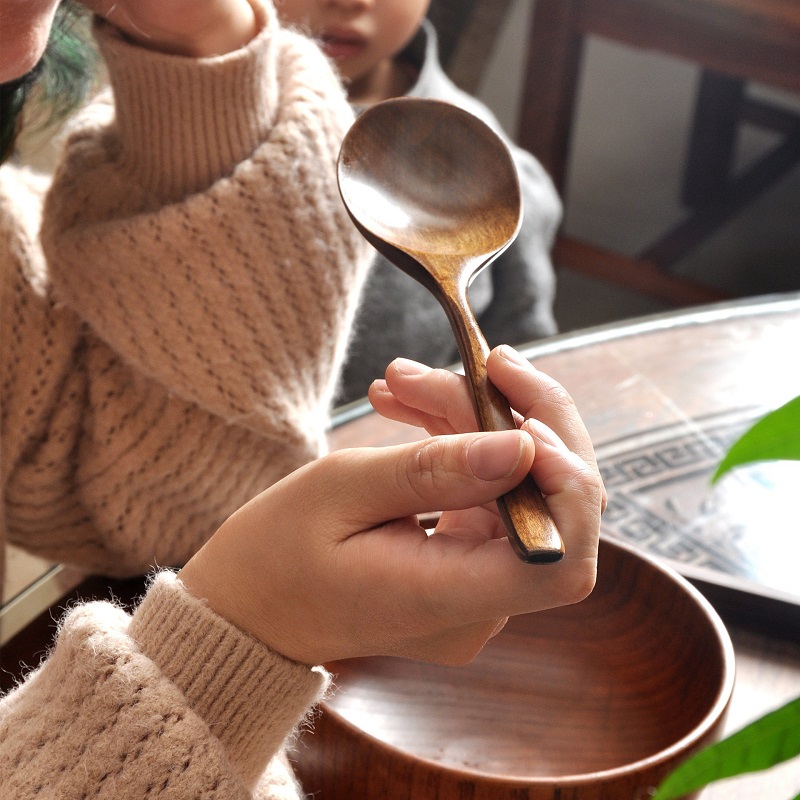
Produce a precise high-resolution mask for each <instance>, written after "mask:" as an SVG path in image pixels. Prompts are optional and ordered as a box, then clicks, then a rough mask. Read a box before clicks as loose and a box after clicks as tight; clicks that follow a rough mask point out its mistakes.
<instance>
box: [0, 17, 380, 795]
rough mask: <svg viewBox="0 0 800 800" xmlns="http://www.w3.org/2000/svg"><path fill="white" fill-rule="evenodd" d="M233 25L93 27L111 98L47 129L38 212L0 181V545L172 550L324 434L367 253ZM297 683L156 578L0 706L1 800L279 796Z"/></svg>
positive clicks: (89, 623)
mask: <svg viewBox="0 0 800 800" xmlns="http://www.w3.org/2000/svg"><path fill="white" fill-rule="evenodd" d="M259 13H260V15H261V19H260V23H261V28H262V30H261V32H260V34H259V35H258V36H257V37H256V38H255V39H254V40H253V41H252V42H251V43H250V44H249V45H248V46H246V47H244V48H242V49H240V50H239V51H236V52H234V53H230V54H228V55H225V56H220V57H215V58H208V59H186V58H181V57H177V56H170V55H165V54H160V53H156V52H151V51H148V50H146V49H144V48H139V47H135V46H133V45H131V44H129V43H127V42H126V41H124V40H123V38H122V37H120V36H118V35H117V34H115V32H114V31H113V29H111V28H110V27H108V26H105V25H103V24H98V26H97V37H98V40H99V43H100V46H101V49H102V52H103V55H104V58H105V60H106V63H107V65H108V69H109V74H110V78H111V83H112V86H113V103H112V102H111V98H110V97H108V98H105V100H100V101H98V102H96V103H94V104H93V105H92V106H91V107H90V108H89V109H88V111H87V112H86V113H85V114H83V115H82V117H81V119H80V120H79V122H78V123H77V124H76V125H75V126H74V130H73V132H72V133H71V135H70V137H69V139H68V141H67V144H66V149H65V154H64V157H63V160H62V163H61V165H60V167H59V168H58V170H57V172H56V174H55V176H54V178H53V181H52V186H51V187H50V190H49V194H48V197H47V200H46V201H44V202H43V193H44V192H45V190H46V189H47V182H46V181H45V180H44V179H42V178H40V177H38V176H35V175H32V174H30V173H27V172H25V171H23V170H19V169H16V168H14V167H12V166H10V165H6V166H4V167H2V169H0V350H1V351H0V378H1V379H0V392H1V394H0V410H1V411H2V427H1V428H0V435H1V436H2V439H1V440H0V444H1V445H2V448H1V458H2V462H1V465H2V485H3V502H2V504H0V511H2V515H1V516H2V518H1V519H0V552H2V549H3V548H2V543H3V540H4V539H7V540H8V541H11V542H15V543H16V544H18V545H20V546H22V547H24V548H26V549H27V550H29V551H32V552H34V553H37V554H39V555H43V556H46V557H49V558H51V559H54V560H59V561H66V562H69V563H73V564H77V565H79V566H81V567H83V568H85V569H87V570H93V571H101V572H104V573H107V574H116V575H128V574H137V573H138V574H141V573H143V572H146V571H148V570H149V569H151V568H152V566H153V565H160V566H165V565H172V564H181V563H183V562H185V561H186V560H187V559H188V558H189V557H190V556H191V555H192V554H193V553H194V552H195V551H196V550H197V549H198V548H199V546H200V545H201V544H202V543H203V541H205V540H206V539H207V538H208V537H209V536H210V535H211V534H212V533H213V532H214V530H215V529H216V528H217V527H218V525H219V524H220V523H221V522H222V521H223V520H224V519H225V518H226V517H227V516H228V515H229V514H230V513H231V512H232V511H233V510H235V509H236V508H237V507H238V506H240V505H241V504H242V503H244V502H245V501H246V500H248V499H249V498H251V497H252V496H253V495H254V494H256V493H257V492H258V491H260V490H261V489H263V488H264V487H266V486H268V485H270V484H272V483H274V482H275V481H276V480H278V479H279V478H281V477H282V476H284V475H285V474H287V473H288V472H290V471H292V470H293V469H295V468H296V467H298V466H300V465H301V464H303V463H305V462H307V461H309V460H310V459H313V458H315V457H317V456H318V455H320V453H321V452H322V451H323V449H324V447H325V441H324V440H325V426H326V420H327V412H328V409H329V405H330V402H331V398H332V394H333V389H334V384H335V379H336V373H337V370H338V368H339V366H340V364H341V361H342V358H343V354H344V347H345V342H346V337H347V333H348V330H349V327H350V324H351V322H352V317H353V313H354V308H355V304H356V302H357V296H358V292H359V290H360V287H361V284H362V282H363V278H364V273H365V270H366V268H367V264H368V255H367V252H366V249H365V246H364V244H363V242H362V240H361V237H360V236H359V235H358V234H357V233H356V232H355V230H354V228H353V226H352V224H351V223H350V221H349V219H348V218H347V216H346V213H345V212H344V210H343V208H342V206H341V202H340V200H339V197H338V191H337V188H336V181H335V159H336V154H337V151H338V146H339V143H340V141H341V137H342V135H343V132H344V131H345V130H346V128H347V126H348V125H349V124H350V122H351V119H352V114H351V111H350V109H349V108H348V106H347V103H346V100H345V98H344V96H343V93H342V91H341V88H340V86H339V83H338V81H337V79H336V77H335V75H334V74H333V72H332V71H331V69H330V66H329V64H328V63H327V61H326V60H325V59H324V58H323V57H322V55H321V54H320V53H319V51H318V50H317V49H316V48H315V47H314V45H313V44H312V43H311V42H309V41H308V40H305V39H303V38H302V37H300V36H298V35H296V34H293V33H290V32H288V31H285V30H282V29H280V28H279V27H278V23H277V21H276V18H275V14H274V10H273V9H272V8H271V6H270V7H268V8H264V9H262V10H260V11H259ZM40 225H41V240H40V239H39V237H38V236H37V232H38V231H39V228H40ZM0 574H2V573H0ZM325 681H326V677H325V675H324V673H322V672H318V671H314V670H311V669H310V668H308V667H306V666H303V665H298V664H294V663H292V662H289V661H287V660H286V659H284V658H283V657H281V656H279V655H277V654H275V653H271V652H269V651H268V650H267V649H266V648H264V647H262V646H261V645H260V644H258V643H257V642H255V641H253V640H251V639H250V638H248V637H247V636H245V635H244V634H242V633H241V632H239V631H237V630H235V629H233V628H232V627H231V626H230V625H228V624H227V623H226V622H225V621H224V620H222V619H221V618H219V617H217V616H216V615H214V614H213V613H211V612H210V611H209V610H208V609H206V608H204V607H203V606H202V604H200V603H199V602H198V601H196V600H194V599H193V598H192V597H190V596H189V595H188V593H187V592H186V591H185V590H184V589H183V588H182V586H181V584H180V583H179V582H178V581H176V580H175V579H174V577H172V576H171V575H164V576H162V577H160V578H159V579H158V580H157V581H156V584H155V586H154V587H153V588H152V589H151V590H150V592H149V593H148V595H147V597H146V598H145V600H144V602H143V603H142V605H141V607H140V608H139V609H138V610H137V612H136V613H135V615H134V617H133V620H132V621H131V619H129V618H128V617H127V616H126V615H125V614H123V613H122V612H121V611H119V610H117V609H115V608H114V607H113V606H110V605H107V604H91V605H86V606H83V607H79V608H78V609H77V610H75V611H73V612H72V613H71V614H70V615H69V617H68V618H67V620H66V621H65V622H64V623H63V626H62V629H61V632H60V635H59V637H58V641H57V644H56V646H55V648H54V650H53V652H52V654H51V655H50V657H49V658H48V660H47V661H46V662H45V664H44V665H43V666H42V667H41V668H40V669H39V670H38V671H37V672H36V673H35V674H33V675H32V676H31V677H30V678H29V679H28V680H27V681H26V682H25V683H24V684H23V685H22V686H21V687H20V688H18V689H17V690H15V691H14V692H12V693H11V694H10V695H9V696H7V697H6V698H5V699H4V700H3V701H2V703H1V704H0V786H2V787H3V792H2V795H3V797H4V798H6V797H8V798H17V797H29V796H34V795H36V796H47V797H65V798H77V797H106V796H107V797H114V798H141V797H148V798H155V797H180V798H189V797H191V798H195V797H204V796H214V797H221V798H227V797H249V796H250V795H251V793H253V792H255V793H256V795H257V796H258V797H267V796H269V797H293V796H295V794H296V789H295V788H294V784H293V781H292V778H291V776H290V774H289V773H288V772H287V770H286V769H285V768H284V767H283V766H282V765H281V763H280V761H279V760H276V754H278V753H279V751H280V747H281V743H282V742H283V740H284V739H285V737H286V736H288V735H289V734H290V733H291V731H292V730H293V728H294V727H295V726H296V725H297V724H298V722H299V721H300V720H302V719H303V717H304V715H305V714H306V713H307V710H308V708H309V706H310V705H311V704H312V703H313V701H314V700H315V699H316V698H317V697H318V695H319V693H320V691H322V690H323V689H324V684H325ZM268 762H271V766H270V768H269V769H268V770H267V772H266V773H265V777H264V778H263V779H260V778H259V776H261V775H262V773H263V772H264V769H265V768H266V765H267V763H268ZM259 781H260V783H259ZM257 784H258V785H259V786H260V788H259V789H258V790H256V789H255V787H256V785H257ZM42 787H44V789H45V790H43V793H42V794H39V789H40V788H42Z"/></svg>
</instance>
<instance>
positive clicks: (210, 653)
mask: <svg viewBox="0 0 800 800" xmlns="http://www.w3.org/2000/svg"><path fill="white" fill-rule="evenodd" d="M327 683H328V676H327V674H326V673H325V672H324V671H322V670H320V669H312V668H309V667H306V666H304V665H301V664H297V663H295V662H291V661H288V660H287V659H285V658H283V657H282V656H280V655H278V654H276V653H274V652H272V651H270V650H268V649H267V648H265V647H263V646H262V645H261V644H260V643H258V642H256V641H255V640H253V639H251V638H250V637H249V636H247V635H246V634H244V633H242V632H241V631H239V630H237V629H236V628H234V627H233V626H231V625H229V624H228V623H227V622H226V621H225V620H223V619H222V618H221V617H219V616H217V615H216V614H215V613H214V612H212V611H211V610H210V609H208V608H207V607H206V606H205V605H204V604H203V603H202V602H200V601H199V600H197V599H195V598H193V597H192V596H191V595H189V593H188V592H186V590H185V589H184V588H183V586H182V584H181V583H180V581H179V580H178V579H177V578H176V577H175V576H174V575H172V574H171V573H162V574H161V575H159V576H157V577H156V579H155V581H154V583H153V584H152V586H151V587H150V589H149V591H148V593H147V595H146V596H145V598H144V600H143V601H142V603H141V604H140V606H139V608H138V609H137V610H136V612H135V614H134V615H133V618H132V619H131V618H129V617H128V616H127V615H126V614H125V613H124V612H123V611H121V610H119V609H117V608H115V607H114V606H112V605H110V604H108V603H90V604H87V605H84V606H81V607H79V608H77V609H75V610H73V611H72V612H71V613H70V614H69V615H68V616H67V617H66V618H65V620H64V622H63V623H62V626H61V630H60V633H59V636H58V639H57V642H56V645H55V647H54V649H53V652H52V653H51V655H50V657H49V658H48V659H47V661H46V662H45V663H44V664H43V665H42V666H41V667H40V668H39V669H38V670H37V671H36V672H35V673H33V674H32V675H31V676H30V677H29V678H28V679H27V681H26V682H25V683H24V684H23V685H22V686H21V687H19V688H18V689H17V690H16V691H14V692H12V693H11V694H10V695H8V696H7V697H6V698H4V699H3V700H2V702H0V783H2V785H3V796H4V797H9V798H14V799H15V800H17V799H19V800H23V798H28V797H36V796H39V792H40V791H41V790H42V789H43V788H44V787H46V794H47V795H48V796H52V797H86V798H106V797H108V798H120V800H124V799H125V798H131V800H134V799H135V800H141V798H144V797H148V798H153V800H156V799H157V798H159V797H187V798H188V797H191V798H203V797H208V798H211V797H213V798H216V799H217V800H226V799H227V798H249V797H251V796H252V793H253V792H254V790H255V789H256V786H257V785H258V786H259V796H268V797H296V788H295V787H294V785H293V780H292V779H291V778H290V777H289V776H288V774H287V773H286V772H285V771H284V770H283V768H282V766H281V762H280V751H281V749H282V746H283V744H284V742H285V741H286V739H287V737H289V736H290V735H291V734H292V733H293V731H294V730H295V729H296V727H297V725H298V724H299V723H300V722H302V720H303V719H304V718H305V715H306V714H307V713H308V710H309V708H310V707H311V706H312V704H313V703H314V702H316V700H317V699H318V698H319V696H320V694H321V693H322V692H323V691H324V690H325V688H326V686H327ZM279 776H280V777H279ZM281 784H283V786H281Z"/></svg>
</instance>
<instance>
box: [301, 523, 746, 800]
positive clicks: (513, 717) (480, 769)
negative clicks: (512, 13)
mask: <svg viewBox="0 0 800 800" xmlns="http://www.w3.org/2000/svg"><path fill="white" fill-rule="evenodd" d="M539 568H540V569H547V567H539ZM534 569H535V567H534ZM330 668H331V670H332V671H333V672H334V674H335V683H336V686H337V690H336V692H335V693H334V695H333V696H332V698H331V699H329V700H327V701H326V702H324V703H323V707H322V713H321V715H320V718H319V719H318V720H317V721H316V722H315V725H314V728H313V730H312V731H309V732H307V733H306V734H305V735H304V736H303V737H302V738H301V739H300V741H299V742H298V745H297V750H296V756H295V766H296V770H297V773H298V776H299V778H300V780H301V782H302V784H303V789H304V791H306V792H308V793H311V794H313V796H314V797H315V798H316V800H360V798H370V800H374V798H389V799H390V800H401V799H402V798H409V800H426V799H427V798H431V800H433V798H436V800H457V799H458V800H461V799H462V798H470V800H499V799H500V798H503V800H505V799H506V798H507V799H508V800H512V799H513V800H600V799H601V798H602V800H612V799H613V800H639V799H640V798H641V800H644V798H647V797H648V794H649V790H650V789H651V788H652V787H654V786H656V785H657V784H658V783H659V782H660V780H661V779H662V778H663V777H664V776H665V775H666V774H667V773H668V772H670V771H671V769H672V768H673V767H674V766H675V765H676V764H677V763H678V762H680V761H681V760H683V759H685V758H686V757H687V756H688V755H689V754H690V753H691V752H693V751H694V750H696V749H698V748H700V747H702V746H703V745H705V744H708V743H709V742H711V741H713V740H714V739H716V738H718V735H719V733H720V730H721V726H722V723H723V721H724V716H725V712H726V710H727V706H728V701H729V699H730V695H731V692H732V689H733V677H734V657H733V647H732V645H731V642H730V638H729V636H728V633H727V631H726V630H725V627H724V625H723V624H722V622H721V621H720V619H719V617H718V616H717V614H716V613H715V612H714V610H713V609H712V608H711V606H710V605H709V604H708V603H707V602H706V600H705V599H704V598H703V597H702V596H701V595H700V594H699V593H698V592H697V591H696V590H695V589H694V588H693V587H692V586H691V585H690V584H689V583H687V582H686V581H685V580H684V579H683V578H681V577H680V576H679V575H677V574H676V573H675V572H673V571H672V570H670V569H668V568H666V567H663V566H661V565H659V564H658V563H656V562H655V561H654V560H652V559H651V558H649V557H648V556H645V555H643V554H641V553H640V552H638V551H636V550H634V549H633V548H631V547H630V546H628V545H623V544H621V543H618V542H615V541H614V542H612V541H611V540H609V539H605V538H604V539H603V540H602V541H601V546H600V559H599V569H598V580H597V586H596V588H595V590H594V592H593V593H592V594H591V596H590V597H589V598H588V599H587V600H585V601H583V602H582V603H580V604H578V605H575V606H570V607H567V608H562V609H555V610H552V611H545V612H541V613H538V614H529V615H525V616H521V617H516V618H513V619H511V620H510V621H509V623H508V625H507V626H506V628H505V629H504V631H503V632H502V633H501V634H500V635H498V636H496V637H495V638H494V639H492V640H491V641H490V642H489V644H488V645H487V646H486V647H485V648H484V650H483V652H482V653H481V654H480V655H479V656H478V657H477V658H476V659H475V660H474V661H473V662H472V663H471V664H469V665H468V666H466V667H453V668H449V667H437V666H432V665H429V664H424V663H421V662H415V661H407V660H403V659H394V658H365V659H354V660H352V661H341V662H337V663H336V664H333V665H330Z"/></svg>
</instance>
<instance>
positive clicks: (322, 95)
mask: <svg viewBox="0 0 800 800" xmlns="http://www.w3.org/2000/svg"><path fill="white" fill-rule="evenodd" d="M98 38H99V41H100V44H101V49H102V51H103V55H104V58H105V61H106V63H107V64H108V67H109V72H110V75H111V82H112V84H113V87H114V97H115V105H116V114H115V116H114V118H113V119H111V120H110V121H102V120H98V119H96V118H95V119H92V118H91V117H87V118H85V119H84V120H83V122H82V124H81V127H80V128H79V130H78V131H77V132H76V133H75V134H74V135H73V136H72V137H71V139H70V141H69V143H68V146H67V150H66V156H65V158H64V160H63V163H62V165H61V168H60V170H59V171H58V173H57V175H56V177H55V180H54V185H53V188H52V190H51V193H50V197H49V201H48V203H47V205H46V208H45V219H44V223H43V227H42V241H43V245H44V248H45V253H46V256H47V259H48V264H49V268H50V272H51V277H52V281H53V293H54V296H55V297H56V298H58V299H59V300H60V301H61V302H63V303H65V304H66V305H68V306H69V307H70V308H72V309H74V310H75V311H76V313H78V314H79V316H80V317H81V318H82V319H83V320H84V321H85V322H86V323H88V325H89V326H90V328H91V330H92V331H93V333H94V334H95V335H96V336H97V337H98V338H99V339H100V340H102V341H103V342H105V343H106V344H107V345H108V346H109V347H110V348H111V349H112V350H113V351H114V352H115V353H116V354H118V355H119V356H120V357H121V358H122V359H123V360H124V361H125V363H127V364H129V365H131V366H132V367H133V368H134V369H136V371H137V372H139V373H141V374H142V375H144V376H146V377H147V378H149V379H152V380H155V381H157V382H158V383H159V384H161V385H162V386H164V387H166V388H168V389H169V391H170V392H171V393H173V394H175V395H177V396H179V397H180V398H182V399H183V400H186V401H188V402H190V403H192V404H194V405H196V406H198V407H200V408H202V409H205V410H207V411H209V412H210V413H212V414H215V415H217V416H219V417H222V418H224V419H225V420H226V421H227V422H228V423H231V424H235V425H238V426H244V427H247V428H249V429H251V430H254V431H256V432H258V433H259V434H261V435H263V436H271V437H274V438H278V439H280V440H281V441H282V442H286V441H293V442H296V443H298V444H299V445H301V446H305V447H306V449H308V450H311V451H313V450H315V449H317V448H319V446H320V443H321V441H322V430H323V428H324V425H325V412H326V411H327V410H328V409H327V406H328V404H329V403H330V400H331V396H332V392H333V388H334V382H335V378H336V373H337V370H338V367H339V365H340V363H341V360H342V357H343V351H344V347H345V344H346V334H347V330H348V328H349V324H350V322H351V320H352V315H353V312H354V307H355V303H356V300H357V293H358V291H359V288H360V285H361V282H362V280H363V273H364V271H365V269H366V264H367V262H366V260H365V257H366V248H365V246H364V245H363V243H362V242H361V239H360V236H359V235H358V233H357V232H356V231H355V229H354V227H353V225H352V223H351V222H350V221H349V219H348V218H347V215H346V212H345V210H344V208H343V205H342V203H341V200H340V198H339V195H338V189H337V184H336V174H335V162H336V157H337V153H338V147H339V144H340V141H341V138H342V137H343V135H344V132H345V131H346V129H347V126H348V125H349V124H350V121H351V112H350V110H349V108H348V106H347V103H346V100H345V98H344V96H343V94H342V89H341V87H340V86H339V84H338V82H337V80H336V78H335V76H334V74H333V72H332V70H331V69H330V66H329V65H328V63H327V62H326V60H325V59H324V57H323V56H322V54H321V53H320V52H319V50H318V49H317V48H316V47H315V46H314V45H313V43H312V42H311V41H310V40H307V39H304V38H303V37H300V36H298V35H295V34H293V33H290V32H288V31H286V30H283V29H282V28H280V27H279V26H278V25H277V22H276V20H275V18H274V13H273V12H270V13H269V14H267V13H266V12H265V15H264V20H263V30H262V32H261V34H260V35H259V36H258V37H256V39H255V40H254V41H253V42H251V43H250V45H249V46H247V47H244V48H242V49H241V50H239V51H236V52H234V53H231V54H228V55H225V56H220V57H215V58H207V59H186V58H182V57H179V56H172V55H166V54H162V53H157V52H151V51H147V50H145V49H143V48H137V47H134V46H132V45H130V44H128V43H127V42H125V41H124V40H123V39H122V38H121V37H120V36H119V35H116V34H115V33H114V32H113V31H112V30H111V29H110V28H108V27H107V26H103V25H99V27H98Z"/></svg>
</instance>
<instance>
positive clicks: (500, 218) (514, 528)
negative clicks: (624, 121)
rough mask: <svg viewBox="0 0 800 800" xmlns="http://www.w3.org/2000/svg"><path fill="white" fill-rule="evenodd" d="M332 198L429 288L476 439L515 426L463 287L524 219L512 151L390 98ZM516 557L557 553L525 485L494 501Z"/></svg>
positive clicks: (556, 541)
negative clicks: (450, 339) (462, 379)
mask: <svg viewBox="0 0 800 800" xmlns="http://www.w3.org/2000/svg"><path fill="white" fill-rule="evenodd" d="M338 176H339V190H340V192H341V195H342V199H343V200H344V203H345V206H346V207H347V210H348V212H349V214H350V216H351V217H352V219H353V222H354V223H355V224H356V227H357V228H358V229H359V230H360V231H361V233H362V234H363V235H364V236H365V238H366V239H367V240H368V241H369V242H370V243H371V244H372V245H373V247H375V249H376V250H378V252H380V253H381V254H383V255H384V256H385V257H386V258H387V259H389V261H391V262H392V263H393V264H395V265H396V266H398V267H399V268H400V269H402V270H404V271H405V272H407V273H408V274H409V275H411V277H413V278H415V279H416V280H418V281H419V282H420V283H422V284H423V286H425V287H427V288H428V289H429V290H430V291H431V292H432V293H433V294H434V296H435V297H436V298H437V299H438V300H439V302H440V303H441V305H442V307H443V308H444V310H445V312H446V314H447V317H448V319H449V320H450V325H451V327H452V329H453V333H454V335H455V338H456V342H457V344H458V349H459V352H460V354H461V359H462V361H463V363H464V370H465V372H466V375H467V378H468V380H469V383H470V386H471V389H472V399H473V403H474V405H475V411H476V414H477V417H478V422H479V424H480V427H481V429H482V430H485V431H499V430H507V429H513V428H514V427H515V425H514V419H513V416H512V414H511V410H510V409H509V407H508V403H507V402H506V399H505V398H504V397H503V395H502V394H500V392H499V391H498V390H497V389H496V388H495V387H494V385H493V384H492V383H491V382H490V381H489V379H488V376H487V373H486V357H487V356H488V354H489V347H488V345H487V344H486V340H485V338H484V336H483V334H482V333H481V331H480V328H479V327H478V323H477V321H476V320H475V316H474V314H473V313H472V309H471V308H470V305H469V300H468V297H467V290H468V288H469V285H470V283H471V282H472V280H473V279H474V277H475V276H476V275H477V273H478V272H479V271H480V270H481V269H483V267H485V266H486V265H487V264H488V263H489V262H490V261H491V260H492V259H493V258H494V257H495V256H497V255H499V254H500V253H501V252H502V251H503V250H505V248H506V247H508V245H509V244H511V242H512V241H513V240H514V238H515V237H516V235H517V232H518V231H519V226H520V223H521V220H522V203H521V198H520V189H519V181H518V178H517V173H516V169H515V167H514V163H513V161H512V160H511V155H510V153H509V152H508V148H507V147H506V146H505V144H504V143H503V142H502V140H501V139H500V138H499V137H498V136H497V134H495V133H494V132H493V131H492V130H491V128H489V127H488V126H487V125H486V124H484V123H483V122H481V121H480V120H479V119H477V118H476V117H474V116H472V115H471V114H469V113H468V112H466V111H463V110H462V109H460V108H458V107H456V106H453V105H450V104H449V103H443V102H439V101H436V100H421V99H415V98H401V99H396V100H387V101H385V102H383V103H379V104H377V105H375V106H372V107H371V108H369V109H368V110H366V111H364V112H363V113H362V114H361V116H360V117H359V118H358V119H357V120H356V122H355V124H354V125H353V126H352V128H351V129H350V130H349V131H348V133H347V135H346V136H345V139H344V141H343V143H342V147H341V151H340V154H339V165H338ZM497 505H498V508H499V510H500V515H501V517H502V519H503V522H504V524H505V527H506V530H507V532H508V537H509V540H510V541H511V544H512V545H513V546H514V550H515V551H516V553H517V555H518V556H519V557H520V558H521V559H522V560H523V561H527V562H531V563H540V564H541V563H552V562H555V561H559V560H560V559H561V558H562V557H563V555H564V544H563V542H562V540H561V537H560V535H559V533H558V531H557V530H556V527H555V525H554V523H553V520H552V518H551V516H550V514H549V512H548V510H547V505H546V503H545V502H544V498H543V497H542V494H541V492H540V491H539V489H538V487H537V486H536V484H535V483H534V481H533V479H532V478H531V477H530V476H528V477H527V478H526V479H525V480H524V481H523V482H522V483H521V484H520V485H519V486H518V487H517V488H516V489H514V490H513V491H511V492H509V493H508V494H505V495H503V496H502V497H500V498H499V499H498V501H497Z"/></svg>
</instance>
